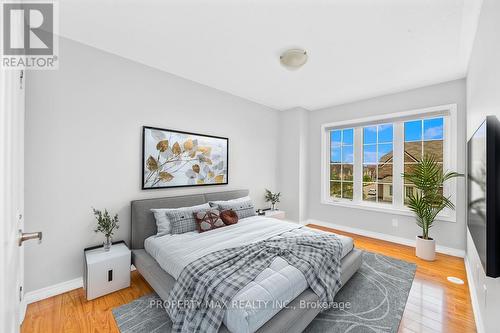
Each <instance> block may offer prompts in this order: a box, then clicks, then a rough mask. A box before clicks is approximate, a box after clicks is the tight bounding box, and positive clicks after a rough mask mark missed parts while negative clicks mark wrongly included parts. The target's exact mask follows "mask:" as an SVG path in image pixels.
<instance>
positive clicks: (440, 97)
mask: <svg viewBox="0 0 500 333" xmlns="http://www.w3.org/2000/svg"><path fill="white" fill-rule="evenodd" d="M452 103H456V104H457V105H458V117H457V118H458V127H459V128H458V147H457V152H458V171H459V172H464V170H465V126H466V125H465V80H456V81H451V82H447V83H442V84H438V85H433V86H428V87H424V88H420V89H414V90H410V91H406V92H401V93H397V94H392V95H386V96H381V97H377V98H372V99H368V100H363V101H359V102H355V103H350V104H345V105H340V106H335V107H330V108H326V109H321V110H317V111H312V112H311V113H310V116H309V146H308V147H309V149H308V153H309V155H308V160H309V167H308V170H309V171H308V172H309V178H308V184H309V192H308V198H309V203H308V216H309V218H310V219H315V220H320V221H323V222H330V223H334V224H340V225H344V226H347V227H351V228H360V229H363V230H367V231H371V232H378V233H382V234H386V235H392V236H397V237H402V238H407V239H410V240H414V239H415V235H417V234H418V232H419V229H418V227H417V225H416V224H415V220H414V218H413V217H410V216H402V215H395V214H390V213H385V212H375V211H367V210H361V209H352V208H345V207H338V206H332V205H325V204H321V202H320V199H321V194H320V182H321V174H320V173H321V168H320V162H321V158H320V156H321V136H320V133H321V131H320V127H321V125H322V124H324V123H329V122H335V121H342V120H349V119H354V118H360V117H367V116H374V115H381V114H388V113H394V112H399V111H406V110H413V109H419V108H425V107H431V106H437V105H442V104H452ZM458 186H459V187H458V189H459V195H458V197H457V222H442V221H440V222H438V223H436V225H435V226H434V227H433V228H432V236H433V237H434V238H435V239H436V241H437V244H438V245H441V246H447V247H451V248H455V249H461V250H463V249H465V201H464V200H465V194H464V193H465V190H464V189H465V181H464V180H463V179H460V180H459V181H458ZM393 218H396V219H397V220H398V224H399V226H398V227H393V226H392V219H393Z"/></svg>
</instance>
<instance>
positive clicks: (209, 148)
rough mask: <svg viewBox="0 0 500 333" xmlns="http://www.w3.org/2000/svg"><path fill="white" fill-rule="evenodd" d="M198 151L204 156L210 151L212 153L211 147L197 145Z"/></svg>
mask: <svg viewBox="0 0 500 333" xmlns="http://www.w3.org/2000/svg"><path fill="white" fill-rule="evenodd" d="M198 151H200V152H201V153H202V154H203V155H205V156H210V153H212V147H198Z"/></svg>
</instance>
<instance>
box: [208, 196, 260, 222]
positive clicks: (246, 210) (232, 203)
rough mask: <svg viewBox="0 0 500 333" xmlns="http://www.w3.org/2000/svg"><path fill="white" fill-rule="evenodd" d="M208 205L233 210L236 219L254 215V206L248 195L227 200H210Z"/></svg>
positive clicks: (221, 209)
mask: <svg viewBox="0 0 500 333" xmlns="http://www.w3.org/2000/svg"><path fill="white" fill-rule="evenodd" d="M210 206H212V207H218V208H219V210H220V211H223V210H233V211H235V212H236V214H238V219H240V220H241V219H244V218H246V217H250V216H255V207H254V205H253V202H252V199H250V197H244V198H239V199H235V200H229V201H211V202H210Z"/></svg>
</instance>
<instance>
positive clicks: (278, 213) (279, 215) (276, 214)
mask: <svg viewBox="0 0 500 333" xmlns="http://www.w3.org/2000/svg"><path fill="white" fill-rule="evenodd" d="M265 212H266V216H267V217H273V218H275V219H280V220H284V219H285V217H286V216H285V212H284V211H282V210H266V211H265Z"/></svg>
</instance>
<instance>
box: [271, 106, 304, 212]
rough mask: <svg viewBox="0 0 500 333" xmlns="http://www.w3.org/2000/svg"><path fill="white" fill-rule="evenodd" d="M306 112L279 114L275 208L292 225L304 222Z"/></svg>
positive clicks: (292, 110) (295, 111)
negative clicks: (277, 200)
mask: <svg viewBox="0 0 500 333" xmlns="http://www.w3.org/2000/svg"><path fill="white" fill-rule="evenodd" d="M308 117H309V111H307V110H305V109H302V108H294V109H290V110H286V111H282V112H280V114H279V132H278V133H279V137H278V147H279V149H278V166H279V168H278V176H277V181H278V187H277V189H276V191H281V193H282V197H283V199H282V200H281V202H280V204H279V208H280V209H282V210H284V211H285V212H286V217H287V219H289V220H292V221H295V222H303V221H305V220H306V219H307V211H306V210H307V140H308V139H309V137H308V135H307V130H308V126H307V124H308Z"/></svg>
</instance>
